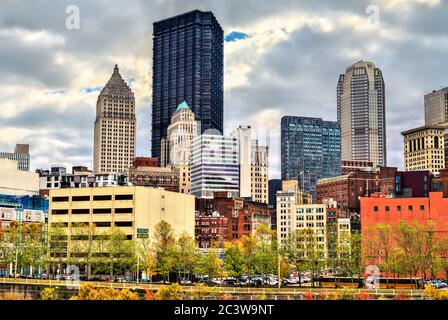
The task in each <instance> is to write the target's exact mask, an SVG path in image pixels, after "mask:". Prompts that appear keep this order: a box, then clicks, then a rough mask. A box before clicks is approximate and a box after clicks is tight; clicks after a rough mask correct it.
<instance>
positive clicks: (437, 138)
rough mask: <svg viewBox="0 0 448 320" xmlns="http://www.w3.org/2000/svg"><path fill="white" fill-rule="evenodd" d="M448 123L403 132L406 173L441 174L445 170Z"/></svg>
mask: <svg viewBox="0 0 448 320" xmlns="http://www.w3.org/2000/svg"><path fill="white" fill-rule="evenodd" d="M447 129H448V123H444V124H438V125H427V126H423V127H419V128H415V129H411V130H407V131H404V132H402V133H401V134H402V135H403V137H404V165H405V170H406V171H415V170H428V171H431V172H439V171H440V169H444V168H445V135H446V133H447V132H448V130H447Z"/></svg>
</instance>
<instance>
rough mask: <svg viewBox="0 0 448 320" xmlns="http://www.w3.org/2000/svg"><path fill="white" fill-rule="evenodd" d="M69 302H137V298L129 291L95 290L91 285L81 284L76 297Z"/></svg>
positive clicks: (135, 294)
mask: <svg viewBox="0 0 448 320" xmlns="http://www.w3.org/2000/svg"><path fill="white" fill-rule="evenodd" d="M70 300H139V296H138V294H137V293H136V292H132V291H130V290H129V289H122V290H119V289H113V288H96V287H95V286H94V285H93V284H92V283H83V284H81V286H80V287H79V293H78V295H77V296H73V297H71V298H70Z"/></svg>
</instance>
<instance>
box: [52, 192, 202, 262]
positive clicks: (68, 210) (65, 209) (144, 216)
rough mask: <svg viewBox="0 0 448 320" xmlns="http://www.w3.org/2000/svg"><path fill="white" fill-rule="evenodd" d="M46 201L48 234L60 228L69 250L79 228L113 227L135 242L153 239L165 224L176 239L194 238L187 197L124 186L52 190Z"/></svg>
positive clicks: (192, 211) (190, 199) (190, 198)
mask: <svg viewBox="0 0 448 320" xmlns="http://www.w3.org/2000/svg"><path fill="white" fill-rule="evenodd" d="M49 200H50V213H49V218H48V222H49V230H51V229H52V228H55V227H61V228H63V230H65V232H66V234H67V235H68V236H69V238H68V239H69V241H68V248H70V236H77V235H76V234H73V232H75V230H76V226H78V225H80V224H83V225H95V226H96V228H98V229H100V230H110V228H112V227H116V228H118V229H119V230H121V231H122V232H123V233H124V234H125V235H126V236H127V238H128V239H137V238H138V236H139V233H142V232H143V231H144V232H145V233H146V234H147V235H148V237H149V238H153V236H154V230H155V226H156V225H157V224H158V223H159V222H161V221H166V222H168V223H169V224H170V225H171V227H172V228H173V230H174V233H175V235H176V236H179V235H180V234H182V233H183V232H186V233H187V234H188V235H189V236H191V237H194V228H195V208H194V206H195V199H194V197H193V196H190V195H185V194H180V193H177V192H169V191H165V190H162V189H154V188H146V187H134V186H125V187H104V188H79V189H52V190H50V197H49ZM142 230H143V231H142ZM67 254H68V255H70V254H71V253H70V252H67ZM74 254H76V253H74Z"/></svg>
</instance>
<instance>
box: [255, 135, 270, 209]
mask: <svg viewBox="0 0 448 320" xmlns="http://www.w3.org/2000/svg"><path fill="white" fill-rule="evenodd" d="M251 161H252V163H251V198H252V200H253V201H256V202H262V203H267V204H268V203H269V147H267V146H259V145H258V140H254V141H252V159H251Z"/></svg>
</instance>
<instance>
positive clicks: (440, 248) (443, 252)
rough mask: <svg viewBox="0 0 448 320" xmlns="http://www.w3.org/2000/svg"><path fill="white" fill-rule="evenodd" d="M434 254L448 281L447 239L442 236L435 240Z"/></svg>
mask: <svg viewBox="0 0 448 320" xmlns="http://www.w3.org/2000/svg"><path fill="white" fill-rule="evenodd" d="M435 252H436V254H437V257H438V261H439V266H440V268H441V269H442V270H443V271H444V273H445V277H446V279H447V280H448V237H446V236H444V237H442V238H439V239H438V240H437V243H436V246H435Z"/></svg>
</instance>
